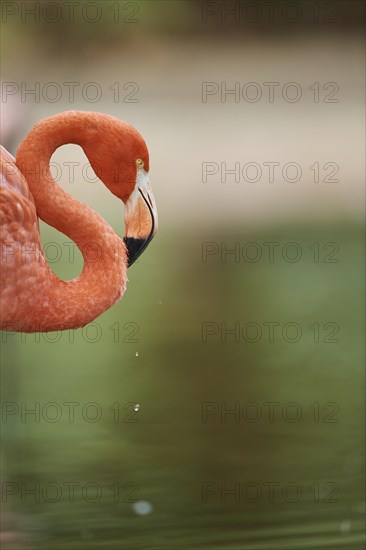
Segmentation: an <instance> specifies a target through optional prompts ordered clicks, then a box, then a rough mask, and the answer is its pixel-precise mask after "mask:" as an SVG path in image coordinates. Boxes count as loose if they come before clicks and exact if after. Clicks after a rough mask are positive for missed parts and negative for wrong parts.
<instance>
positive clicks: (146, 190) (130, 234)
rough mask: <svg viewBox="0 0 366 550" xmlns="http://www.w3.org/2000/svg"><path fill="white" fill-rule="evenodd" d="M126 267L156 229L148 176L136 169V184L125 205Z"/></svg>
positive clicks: (141, 251)
mask: <svg viewBox="0 0 366 550" xmlns="http://www.w3.org/2000/svg"><path fill="white" fill-rule="evenodd" d="M125 225H126V234H125V236H124V238H123V240H124V243H125V245H126V247H127V253H128V267H131V265H132V264H133V263H134V262H135V261H136V260H137V258H139V256H141V254H142V253H143V252H144V250H145V249H146V248H147V246H148V244H149V243H150V241H151V240H152V238H153V237H154V235H155V233H156V231H157V229H158V213H157V209H156V204H155V199H154V195H153V193H152V190H151V187H150V182H149V177H148V175H147V173H146V172H145V170H142V169H140V170H138V172H137V179H136V185H135V188H134V190H133V192H132V193H131V195H130V196H129V198H128V200H127V202H126V205H125Z"/></svg>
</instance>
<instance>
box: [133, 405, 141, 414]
mask: <svg viewBox="0 0 366 550" xmlns="http://www.w3.org/2000/svg"><path fill="white" fill-rule="evenodd" d="M134 409H135V411H136V412H137V411H139V410H140V405H139V404H138V403H136V405H135V406H134Z"/></svg>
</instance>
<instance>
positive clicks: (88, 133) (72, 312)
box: [0, 111, 158, 332]
mask: <svg viewBox="0 0 366 550" xmlns="http://www.w3.org/2000/svg"><path fill="white" fill-rule="evenodd" d="M68 143H74V144H77V145H80V146H81V147H82V148H83V150H84V152H85V154H86V156H87V157H88V160H89V162H90V164H91V166H92V168H93V169H94V171H95V173H96V174H97V176H98V177H99V178H100V179H101V180H102V182H103V183H104V185H105V186H106V187H107V188H108V189H109V190H110V191H111V192H112V193H113V194H114V195H115V196H116V197H118V198H119V199H121V200H122V201H123V203H124V205H125V236H124V238H123V239H121V238H120V237H119V236H118V235H117V234H116V233H115V232H114V230H113V229H112V228H111V227H110V225H108V223H107V222H106V221H105V220H104V219H103V218H102V217H101V216H100V215H99V214H97V213H96V212H95V211H94V210H92V209H91V208H89V207H88V206H86V205H85V204H82V203H81V202H79V201H78V200H76V199H75V198H73V197H72V196H70V195H69V194H68V193H66V192H65V191H64V190H63V189H61V188H60V187H59V186H58V185H57V184H56V182H55V181H54V179H53V178H52V176H51V173H50V166H49V163H50V159H51V156H52V154H53V153H54V151H55V150H56V149H57V148H58V147H60V146H61V145H64V144H68ZM148 172H149V153H148V149H147V146H146V144H145V141H144V139H143V138H142V136H141V135H140V134H139V133H138V131H137V130H136V129H135V128H134V127H133V126H131V125H130V124H128V123H126V122H123V121H121V120H119V119H117V118H114V117H112V116H110V115H106V114H103V113H96V112H84V111H67V112H64V113H60V114H57V115H54V116H50V117H48V118H45V119H43V120H41V121H40V122H39V123H38V124H36V125H35V126H34V127H33V128H32V130H31V131H30V132H29V134H28V135H27V136H26V137H25V139H24V140H23V141H22V142H21V144H20V145H19V147H18V149H17V152H16V159H15V158H14V157H13V156H12V155H11V154H10V153H9V152H8V151H6V149H5V148H4V147H1V182H0V183H1V188H0V219H1V237H0V241H1V286H0V290H1V292H0V296H1V310H0V328H1V329H2V330H11V331H17V332H49V331H57V330H67V329H75V328H79V327H83V326H85V325H86V324H87V323H90V322H91V321H93V320H94V319H95V318H96V317H98V316H99V315H101V314H102V313H103V312H104V311H106V310H107V309H108V308H110V307H111V306H112V305H113V304H115V303H116V302H117V301H118V300H119V299H120V298H121V297H122V295H123V293H124V292H125V289H126V283H127V268H128V267H129V266H131V265H132V264H133V262H134V261H135V260H136V259H137V258H138V257H139V256H140V254H141V253H142V252H143V251H144V250H145V249H146V247H147V245H148V244H149V242H150V241H151V239H152V238H153V236H154V235H155V233H156V230H157V226H158V218H157V210H156V204H155V199H154V196H153V194H152V191H151V187H150V183H149V177H148ZM38 218H40V219H41V220H43V221H44V222H46V223H47V224H49V225H51V226H52V227H54V228H55V229H57V230H58V231H60V232H62V233H64V234H65V235H67V236H68V237H69V238H70V239H71V240H73V241H74V242H75V244H76V245H77V246H78V247H79V249H80V251H81V253H82V254H83V258H84V266H83V270H82V272H81V274H80V275H79V276H78V277H76V278H75V279H73V280H71V281H63V280H61V279H60V278H58V277H57V276H56V275H55V274H54V273H53V271H52V270H51V269H50V267H49V265H48V263H47V260H46V256H45V253H44V250H43V248H42V245H41V240H40V232H39V220H38Z"/></svg>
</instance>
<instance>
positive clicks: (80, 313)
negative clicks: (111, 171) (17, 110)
mask: <svg viewBox="0 0 366 550" xmlns="http://www.w3.org/2000/svg"><path fill="white" fill-rule="evenodd" d="M103 122H104V119H103V117H102V116H101V115H98V114H96V113H84V112H77V111H71V112H68V113H64V114H61V115H56V116H54V117H51V118H49V119H46V120H45V121H42V122H40V123H39V124H37V125H36V126H35V127H34V128H33V130H32V131H31V132H30V133H29V134H28V135H27V137H26V138H25V139H24V140H23V142H22V143H21V144H20V146H19V148H18V150H17V155H16V163H17V166H18V168H19V169H20V171H21V172H22V173H23V175H24V176H25V178H26V179H27V181H28V185H29V189H30V191H31V193H32V195H33V197H34V201H35V204H36V208H37V214H38V216H39V217H40V218H41V219H42V220H43V221H44V222H46V223H47V224H49V225H51V226H52V227H54V228H55V229H57V230H58V231H60V232H61V233H64V234H65V235H67V236H68V237H69V238H70V239H71V240H73V241H74V242H75V244H76V245H77V246H78V247H79V249H80V251H81V253H82V255H83V258H84V267H83V270H82V273H81V274H80V276H79V277H77V278H76V279H73V280H72V281H68V282H65V281H62V280H61V279H59V278H58V277H56V276H55V275H54V273H53V272H52V271H51V269H50V268H49V266H48V264H47V263H46V262H44V264H43V265H44V269H45V270H47V272H48V273H47V284H46V285H44V286H43V287H42V289H43V291H44V292H43V295H41V296H39V295H38V294H37V303H36V304H34V307H35V311H36V317H37V319H40V318H42V323H43V324H44V323H45V324H47V323H48V324H51V325H52V328H51V329H49V330H62V329H67V328H77V327H81V326H83V325H85V324H87V323H88V322H90V321H92V320H93V319H95V318H96V317H97V316H98V315H100V314H101V313H103V311H105V310H106V309H108V308H109V307H110V306H111V305H113V304H114V303H115V302H116V301H117V300H118V299H119V298H120V297H121V296H122V294H123V292H124V290H125V284H126V280H127V254H126V248H125V245H124V243H123V241H122V239H120V238H119V237H118V235H116V234H115V232H114V231H113V229H112V228H111V227H110V226H109V225H108V224H107V223H106V222H105V220H104V219H103V218H102V217H101V216H99V215H98V214H97V213H96V212H95V211H93V210H92V209H91V208H89V207H88V206H86V205H84V204H82V203H80V202H79V201H77V200H76V199H74V198H73V197H71V196H70V195H69V194H68V193H66V192H65V191H63V189H61V188H60V187H59V186H58V185H57V184H56V182H55V181H54V180H53V178H52V176H51V173H50V168H49V164H50V159H51V156H52V154H53V153H54V151H55V150H56V149H57V148H58V147H60V146H61V145H65V144H68V143H73V144H77V145H80V146H81V147H82V148H83V149H84V151H88V150H90V149H92V145H93V142H94V143H96V140H98V139H99V140H100V135H101V132H103ZM104 125H105V122H104ZM89 160H90V159H89ZM40 330H44V326H42V327H41V328H40Z"/></svg>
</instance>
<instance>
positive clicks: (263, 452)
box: [2, 227, 363, 550]
mask: <svg viewBox="0 0 366 550" xmlns="http://www.w3.org/2000/svg"><path fill="white" fill-rule="evenodd" d="M61 238H63V237H61ZM205 240H207V241H208V240H210V241H213V240H214V237H213V236H212V234H211V235H210V238H209V239H205V235H201V238H199V237H198V236H197V234H195V236H194V238H192V237H191V236H190V235H176V236H175V238H174V239H172V241H167V240H165V239H164V235H162V236H160V237H159V239H158V240H157V241H156V243H154V248H155V249H154V253H152V254H149V253H146V257H144V258H143V260H141V261H140V262H139V263H138V264H137V265H136V266H135V267H134V268H133V273H132V271H131V275H130V283H129V288H128V291H127V293H126V295H125V297H124V298H123V300H122V301H121V303H119V304H117V305H116V306H115V307H114V308H113V309H112V310H110V311H109V312H107V313H106V314H104V315H103V316H102V317H100V318H99V319H98V320H97V322H96V323H95V324H94V325H93V326H90V327H89V330H88V331H85V330H84V331H81V330H78V331H73V332H72V333H71V332H70V333H67V332H66V333H59V334H56V333H53V334H50V335H23V336H21V335H19V334H18V335H14V334H13V335H10V334H6V336H5V337H4V338H3V345H2V357H3V361H2V400H3V430H2V432H3V441H4V443H5V444H6V452H5V454H4V457H3V458H4V461H3V468H4V470H5V471H4V473H3V475H4V479H3V500H4V501H5V504H4V507H5V513H6V515H7V518H8V524H9V528H8V526H6V529H8V530H9V533H10V532H14V533H15V532H17V533H23V534H24V537H25V541H26V542H25V543H22V544H23V547H25V548H29V549H33V548H37V549H43V548H45V549H46V548H47V549H55V550H58V549H61V548H62V549H64V548H65V547H67V546H69V547H72V548H73V549H75V550H76V549H79V548H80V549H81V548H87V547H88V548H90V547H91V545H92V547H93V548H98V547H104V546H107V547H108V548H111V549H113V548H116V549H121V548H128V549H134V548H136V549H142V548H149V549H155V548H156V549H162V548H167V549H171V548H210V549H211V548H212V549H225V550H226V549H239V548H240V549H242V548H245V549H255V550H258V549H274V548H276V549H279V548H281V549H283V548H289V549H291V550H292V549H294V548H296V549H302V548H323V547H324V548H326V547H327V548H332V549H333V548H346V547H347V548H354V549H356V548H362V547H363V546H362V545H363V538H362V537H363V535H362V525H363V509H362V479H361V478H362V471H363V470H362V464H361V463H360V459H359V456H361V454H362V450H361V449H362V447H361V437H360V435H361V425H360V415H361V403H362V398H363V395H362V387H361V384H360V381H361V372H362V357H361V354H360V353H359V350H360V349H361V342H362V336H363V335H362V331H361V327H362V322H361V319H362V317H361V316H362V309H361V306H360V304H359V303H358V301H357V295H358V292H359V290H360V288H361V284H362V282H361V277H359V275H358V273H360V272H361V270H360V269H359V267H360V262H361V257H362V254H361V246H362V237H361V236H360V231H359V229H358V228H357V227H349V228H344V227H342V228H337V227H333V228H330V229H329V228H327V229H326V228H317V230H314V229H309V228H303V229H301V228H298V229H297V230H295V229H294V228H292V229H291V239H289V230H288V229H286V228H285V229H283V230H279V229H275V228H271V230H268V232H262V233H260V234H259V233H253V234H251V235H250V234H248V232H247V231H245V233H244V231H243V234H241V235H237V234H232V233H229V232H228V233H227V235H226V239H225V235H224V233H222V232H221V233H220V242H221V241H225V240H226V241H227V242H228V243H229V242H235V241H246V242H268V241H276V242H288V241H289V240H291V241H296V242H298V243H301V247H302V250H303V251H304V254H303V259H302V260H301V261H299V262H297V263H289V262H286V261H285V260H283V258H282V260H281V259H278V261H275V262H273V263H271V262H268V261H265V260H263V261H257V262H248V261H240V262H238V263H237V262H236V261H235V258H233V257H230V256H228V258H227V261H226V262H223V261H221V260H220V256H218V257H216V258H213V259H212V261H211V259H210V260H209V261H208V262H205V263H203V262H202V261H201V242H202V241H205ZM328 241H337V242H338V243H339V246H340V251H341V252H340V255H339V262H337V263H326V262H322V261H320V262H319V261H314V257H313V256H312V255H311V254H312V252H311V250H310V249H309V247H310V246H312V244H313V243H314V242H321V243H323V242H324V243H326V242H328ZM177 242H179V243H180V248H179V249H178V250H177V247H176V243H177ZM192 243H193V244H192ZM309 250H310V252H311V253H310V254H307V253H305V251H307V252H309ZM73 268H74V266H73ZM66 271H67V266H65V275H67V273H66ZM116 321H117V323H118V325H116ZM329 323H330V324H329ZM298 327H300V332H299V328H298ZM132 329H133V330H132ZM4 340H5V341H4ZM136 347H138V350H139V351H138V352H137V351H136ZM137 356H138V357H139V359H138V361H136V359H135V358H136V357H137ZM4 495H5V496H4ZM8 546H9V548H10V547H16V548H20V547H21V546H20V543H19V542H17V543H16V544H15V545H12V544H11V542H10V541H9V543H8Z"/></svg>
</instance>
